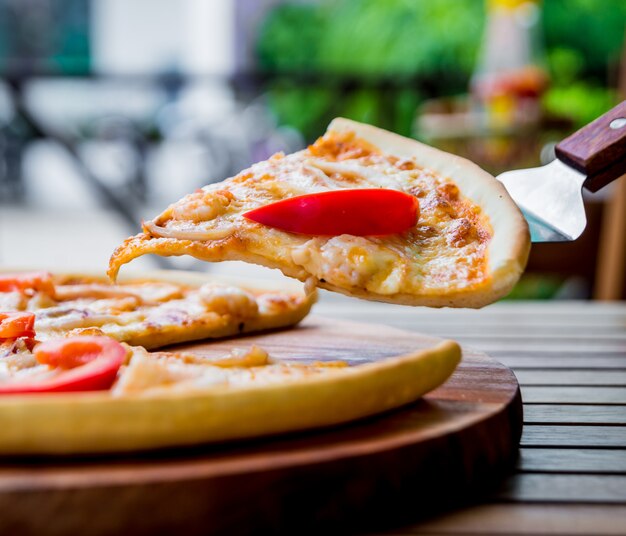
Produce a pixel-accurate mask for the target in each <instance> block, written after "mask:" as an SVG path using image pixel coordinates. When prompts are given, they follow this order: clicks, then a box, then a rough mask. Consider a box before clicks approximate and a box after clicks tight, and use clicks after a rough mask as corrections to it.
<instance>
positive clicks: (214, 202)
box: [171, 190, 234, 223]
mask: <svg viewBox="0 0 626 536" xmlns="http://www.w3.org/2000/svg"><path fill="white" fill-rule="evenodd" d="M233 199H234V196H233V194H232V193H231V192H229V191H228V190H197V191H196V192H194V193H192V194H189V195H188V196H186V197H185V198H184V199H183V200H182V202H179V203H176V204H175V205H173V206H172V211H171V218H172V219H173V220H182V221H192V222H194V223H197V222H201V221H209V220H213V219H215V218H217V217H218V216H221V215H222V214H224V212H226V209H227V208H228V205H230V202H231V201H232V200H233Z"/></svg>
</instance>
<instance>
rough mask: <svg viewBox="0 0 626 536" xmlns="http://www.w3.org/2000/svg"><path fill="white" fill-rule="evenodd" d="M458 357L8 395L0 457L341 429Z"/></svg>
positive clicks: (431, 381) (448, 369)
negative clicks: (263, 380)
mask: <svg viewBox="0 0 626 536" xmlns="http://www.w3.org/2000/svg"><path fill="white" fill-rule="evenodd" d="M460 358H461V352H460V348H459V346H458V345H457V344H456V343H454V342H452V341H443V342H441V343H440V344H438V345H437V346H434V347H432V348H430V349H426V350H420V351H416V352H413V353H410V354H407V355H403V356H398V357H393V358H389V359H386V360H384V361H381V362H377V363H369V364H365V365H357V366H354V367H348V368H338V369H337V371H336V373H335V372H333V373H332V374H328V375H324V376H311V377H303V378H299V379H297V380H294V381H290V382H287V383H285V384H268V385H255V386H246V387H238V388H225V387H215V388H213V389H211V390H207V391H195V392H186V393H180V392H176V393H168V394H167V395H166V394H161V395H158V396H151V397H142V396H128V397H121V398H111V397H110V396H108V395H106V394H101V393H85V394H72V395H67V394H58V395H47V396H32V395H31V396H28V395H24V396H12V397H5V398H2V399H0V453H1V454H22V455H23V454H70V453H74V454H75V453H98V452H128V451H135V450H140V449H152V448H161V447H170V446H182V445H194V444H199V443H207V442H215V441H225V440H232V439H243V438H249V437H256V436H260V435H268V434H277V433H282V432H286V431H295V430H304V429H310V428H318V427H322V426H330V425H335V424H340V423H345V422H348V421H352V420H355V419H360V418H363V417H367V416H370V415H373V414H376V413H380V412H383V411H387V410H390V409H393V408H396V407H399V406H402V405H404V404H407V403H409V402H412V401H414V400H416V399H418V398H419V397H420V396H422V395H423V394H425V393H427V392H429V391H431V390H433V389H435V388H436V387H438V386H439V385H441V384H442V383H443V382H445V381H446V380H447V379H448V377H449V376H450V375H451V374H452V372H453V371H454V369H455V368H456V366H457V364H458V363H459V361H460ZM269 415H271V417H272V418H271V419H269V418H268V416H269Z"/></svg>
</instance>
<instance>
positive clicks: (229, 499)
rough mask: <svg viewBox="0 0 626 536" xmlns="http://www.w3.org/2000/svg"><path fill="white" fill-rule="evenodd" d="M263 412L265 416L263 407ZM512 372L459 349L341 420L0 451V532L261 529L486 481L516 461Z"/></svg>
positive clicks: (373, 356)
mask: <svg viewBox="0 0 626 536" xmlns="http://www.w3.org/2000/svg"><path fill="white" fill-rule="evenodd" d="M436 342H437V339H434V338H433V337H429V336H424V335H420V334H416V333H408V332H406V331H401V330H397V329H394V328H390V327H385V326H382V325H370V324H359V323H354V322H346V321H340V320H329V319H328V318H325V319H322V318H311V319H308V320H307V321H306V322H305V323H304V324H303V325H302V326H300V327H298V328H297V329H293V330H288V331H277V332H273V333H267V334H261V335H256V336H249V337H245V338H242V339H237V340H227V341H219V342H217V343H211V344H206V343H197V344H193V345H188V346H186V349H187V350H188V351H195V352H197V353H199V354H204V355H207V354H211V353H218V354H222V353H223V352H224V351H225V350H229V349H231V348H232V347H234V346H246V345H248V344H251V343H255V344H259V345H261V346H262V347H263V348H266V349H267V350H268V351H269V352H270V354H271V355H273V356H275V357H279V358H285V359H287V358H288V359H296V360H304V361H307V360H325V359H329V360H334V359H345V360H348V361H352V362H354V363H355V364H358V363H359V362H367V361H376V360H380V359H385V358H388V357H392V356H395V355H399V354H403V353H406V352H407V351H410V350H415V349H416V348H422V347H428V346H430V345H432V344H433V343H436ZM268 418H271V416H268ZM520 433H521V400H520V397H519V388H518V384H517V381H516V379H515V377H514V375H513V374H512V373H511V371H510V370H509V369H508V368H506V367H505V366H504V365H501V364H499V363H498V362H496V361H495V360H493V359H491V358H489V357H487V356H486V355H484V354H482V353H480V352H475V351H471V350H468V351H467V352H465V355H464V360H463V362H462V364H461V365H460V366H459V368H458V369H457V371H456V372H455V374H454V375H453V377H452V378H451V379H450V380H449V381H448V382H447V383H446V384H445V385H444V386H442V387H440V388H439V389H437V390H436V391H433V392H432V393H430V394H428V395H427V396H426V397H425V398H424V399H423V400H420V401H418V402H416V403H414V404H411V405H409V406H407V407H405V408H402V409H400V410H396V411H393V412H389V413H387V414H384V415H380V416H377V417H374V418H369V419H367V420H364V421H360V422H356V423H353V424H350V425H346V426H341V427H336V428H333V429H327V430H323V431H317V432H314V431H311V432H308V433H299V434H292V435H288V436H281V437H277V438H268V439H264V440H257V441H248V442H238V443H231V444H226V445H213V446H207V447H197V448H193V449H185V450H176V451H174V450H169V451H160V452H156V453H154V452H153V453H150V454H143V455H139V454H138V455H136V456H133V457H108V458H103V457H97V458H96V457H92V458H82V459H77V458H64V459H59V458H56V459H50V458H48V459H45V458H30V459H19V458H18V459H15V458H13V459H4V461H3V462H2V463H1V464H0V534H67V533H75V532H85V531H87V532H88V533H89V534H119V533H129V534H154V533H155V532H158V533H179V534H186V535H187V534H240V533H253V534H267V533H271V532H276V531H281V532H284V533H294V531H297V532H298V533H311V532H317V531H320V530H322V531H323V530H328V529H329V528H333V529H335V530H337V529H339V528H342V530H343V529H346V530H347V529H348V528H350V529H355V528H361V529H366V528H370V527H377V526H380V527H385V526H388V525H389V522H390V521H391V522H392V524H398V523H400V522H401V521H402V520H407V519H413V518H415V516H416V515H417V516H422V517H423V516H425V515H427V514H429V513H431V512H432V511H436V510H438V509H440V508H441V505H446V506H449V505H451V504H454V503H455V502H458V501H466V500H467V497H468V496H471V497H472V498H476V497H479V496H480V494H481V493H486V492H488V491H490V490H492V489H493V488H494V486H495V485H497V483H498V482H499V481H501V479H502V477H503V475H506V474H507V472H510V471H511V470H512V469H513V467H514V463H515V456H516V452H517V445H518V441H519V438H520Z"/></svg>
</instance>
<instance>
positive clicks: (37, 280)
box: [0, 272, 54, 295]
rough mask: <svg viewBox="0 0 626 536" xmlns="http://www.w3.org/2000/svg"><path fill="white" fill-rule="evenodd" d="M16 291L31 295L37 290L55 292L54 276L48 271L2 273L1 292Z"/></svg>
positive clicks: (0, 277)
mask: <svg viewBox="0 0 626 536" xmlns="http://www.w3.org/2000/svg"><path fill="white" fill-rule="evenodd" d="M15 291H17V292H21V293H25V294H30V295H32V294H34V293H35V292H44V293H47V294H54V283H53V281H52V276H51V275H50V274H49V273H48V272H26V273H20V274H0V292H15Z"/></svg>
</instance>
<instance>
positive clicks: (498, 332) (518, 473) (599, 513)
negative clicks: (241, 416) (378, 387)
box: [317, 296, 626, 536]
mask: <svg viewBox="0 0 626 536" xmlns="http://www.w3.org/2000/svg"><path fill="white" fill-rule="evenodd" d="M324 298H325V299H324V300H322V303H321V304H320V307H318V309H317V313H318V314H331V313H332V314H333V315H334V316H336V317H340V318H351V319H354V320H358V321H362V322H377V321H379V319H380V318H381V315H384V318H385V322H387V323H389V324H392V325H394V326H399V327H403V328H405V329H409V330H419V331H421V332H424V333H428V334H432V335H437V336H441V337H450V338H454V339H456V340H458V341H459V342H460V343H461V344H463V345H466V346H468V345H469V346H471V347H473V348H477V349H480V350H484V351H488V352H489V355H491V356H492V357H494V358H496V359H498V360H499V361H501V362H502V363H504V364H506V365H508V366H509V367H511V368H512V369H513V371H514V372H515V373H516V375H518V378H519V380H520V387H521V392H522V399H523V401H524V433H523V436H522V447H521V449H520V457H519V459H518V461H517V466H516V470H515V474H513V475H512V476H510V477H509V478H508V479H507V480H506V481H505V482H504V483H503V484H502V486H501V488H500V489H499V490H498V491H496V492H494V493H493V494H491V495H489V496H488V497H483V498H481V499H480V501H479V504H476V505H472V506H466V507H461V508H456V509H452V508H451V509H450V510H449V511H448V512H446V513H445V514H433V516H432V517H431V518H430V519H428V520H422V521H420V522H418V523H413V524H408V525H404V526H401V527H397V528H393V529H390V530H387V531H382V532H380V531H375V530H373V531H370V532H369V534H372V533H376V534H385V535H394V536H401V535H409V534H411V535H421V536H429V535H433V536H434V535H438V536H442V535H456V536H469V535H472V536H476V535H490V536H505V535H506V536H513V535H531V534H532V535H540V534H541V535H544V534H549V535H558V536H564V535H617V534H619V535H624V534H626V497H625V496H624V489H626V482H625V480H624V479H625V478H626V445H624V444H623V439H624V430H625V429H626V386H624V384H623V374H624V372H626V304H625V303H623V302H622V303H618V302H615V303H598V302H568V301H563V302H558V301H557V302H508V303H507V302H503V303H498V304H495V305H493V306H489V307H487V308H485V309H483V310H480V311H468V310H432V309H422V308H418V309H413V310H407V309H406V308H402V307H394V306H390V307H385V308H384V309H383V307H382V306H380V305H378V304H370V305H368V306H360V307H352V306H351V304H350V303H349V302H348V301H347V300H337V299H333V298H332V297H330V296H324ZM559 371H561V372H564V374H563V375H562V376H561V375H560V374H558V373H557V374H555V372H559ZM607 371H609V372H615V373H616V375H615V377H611V376H607V375H606V374H605V373H606V372H607ZM544 372H545V374H546V378H549V381H550V382H551V383H549V384H548V383H546V380H544V379H543V377H542V376H543V373H544Z"/></svg>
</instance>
